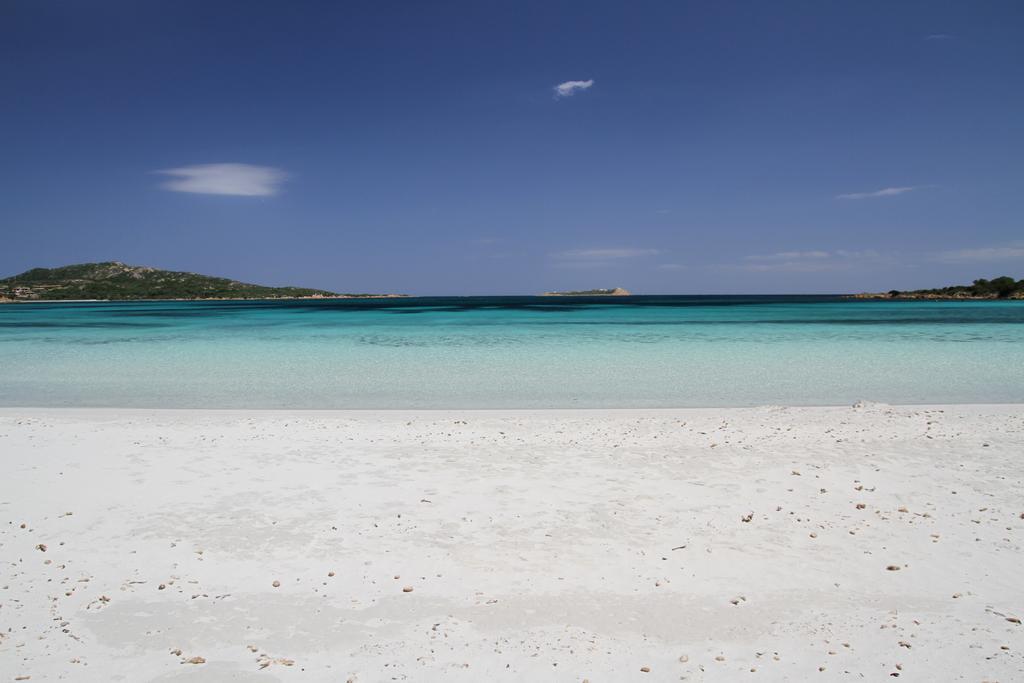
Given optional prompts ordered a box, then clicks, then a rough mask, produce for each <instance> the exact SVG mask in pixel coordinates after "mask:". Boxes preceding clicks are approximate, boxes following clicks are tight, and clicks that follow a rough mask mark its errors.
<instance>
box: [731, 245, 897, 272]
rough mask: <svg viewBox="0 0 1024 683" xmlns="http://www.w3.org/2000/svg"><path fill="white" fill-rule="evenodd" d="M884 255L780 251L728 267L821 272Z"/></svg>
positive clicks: (870, 260)
mask: <svg viewBox="0 0 1024 683" xmlns="http://www.w3.org/2000/svg"><path fill="white" fill-rule="evenodd" d="M883 258H884V257H883V256H882V254H879V253H878V252H877V251H874V250H870V249H868V250H863V251H856V250H847V249H836V250H834V251H823V250H819V249H813V250H807V251H779V252H775V253H773V254H752V255H750V256H747V257H745V258H744V262H743V263H740V264H733V265H731V266H727V267H729V268H734V269H738V270H747V271H753V272H760V273H767V272H788V273H819V272H824V271H835V270H845V269H847V268H850V267H851V266H853V265H854V264H858V263H869V262H872V261H881V260H883Z"/></svg>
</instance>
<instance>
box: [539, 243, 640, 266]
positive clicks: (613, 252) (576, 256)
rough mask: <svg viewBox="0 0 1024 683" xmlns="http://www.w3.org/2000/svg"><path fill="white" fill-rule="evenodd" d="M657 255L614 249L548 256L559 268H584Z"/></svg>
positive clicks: (624, 248)
mask: <svg viewBox="0 0 1024 683" xmlns="http://www.w3.org/2000/svg"><path fill="white" fill-rule="evenodd" d="M658 253H660V252H659V251H658V250H657V249H638V248H635V247H616V248H608V249H570V250H568V251H558V252H554V253H552V254H549V255H548V256H549V257H550V258H551V259H552V260H553V261H554V262H555V263H556V265H559V266H570V267H586V266H606V265H611V264H613V263H621V262H623V261H626V260H629V259H635V258H640V257H643V256H654V255H655V254H658Z"/></svg>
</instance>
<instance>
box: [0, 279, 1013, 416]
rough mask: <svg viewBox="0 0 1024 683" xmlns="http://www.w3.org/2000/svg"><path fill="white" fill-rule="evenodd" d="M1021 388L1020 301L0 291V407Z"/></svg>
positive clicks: (917, 399)
mask: <svg viewBox="0 0 1024 683" xmlns="http://www.w3.org/2000/svg"><path fill="white" fill-rule="evenodd" d="M861 399H865V400H871V401H884V402H891V403H946V402H948V403H954V402H955V403H967V402H976V403H985V402H1024V302H1008V301H1003V302H1001V301H993V302H932V301H927V302H891V301H855V300H845V299H839V298H835V297H625V298H616V299H575V298H574V299H560V298H559V299H554V298H537V297H473V298H420V299H409V300H374V301H354V300H350V301H280V302H270V301H264V302H162V303H156V302H145V303H124V302H121V303H95V304H93V303H74V304H71V303H68V304H43V303H37V304H17V305H4V306H0V405H5V406H114V407H195V408H200V407H212V408H244V407H255V408H542V407H686V406H726V405H728V406H732V405H761V404H790V405H832V404H844V403H852V402H854V401H857V400H861Z"/></svg>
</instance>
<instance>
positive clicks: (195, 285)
mask: <svg viewBox="0 0 1024 683" xmlns="http://www.w3.org/2000/svg"><path fill="white" fill-rule="evenodd" d="M328 296H335V294H334V293H333V292H328V291H326V290H322V289H307V288H303V287H264V286H261V285H253V284H248V283H245V282H238V281H237V280H229V279H227V278H222V277H210V276H208V275H199V274H197V273H185V272H179V271H172V270H159V269H157V268H149V267H146V266H129V265H126V264H124V263H120V262H118V261H109V262H106V263H81V264H77V265H72V266H64V267H61V268H33V269H32V270H28V271H25V272H24V273H21V274H20V275H15V276H14V277H9V278H5V279H3V280H0V298H5V299H8V300H13V301H26V300H35V299H55V300H68V299H110V300H121V299H270V298H282V297H328Z"/></svg>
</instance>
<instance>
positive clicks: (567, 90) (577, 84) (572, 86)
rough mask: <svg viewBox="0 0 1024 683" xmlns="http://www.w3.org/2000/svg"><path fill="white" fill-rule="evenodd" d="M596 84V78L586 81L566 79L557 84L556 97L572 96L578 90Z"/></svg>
mask: <svg viewBox="0 0 1024 683" xmlns="http://www.w3.org/2000/svg"><path fill="white" fill-rule="evenodd" d="M592 85H594V79H593V78H591V79H589V80H586V81H566V82H565V83H559V84H558V85H556V86H555V88H554V90H555V99H558V98H559V97H571V96H572V95H573V94H575V93H576V91H577V90H587V89H588V88H590V86H592Z"/></svg>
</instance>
